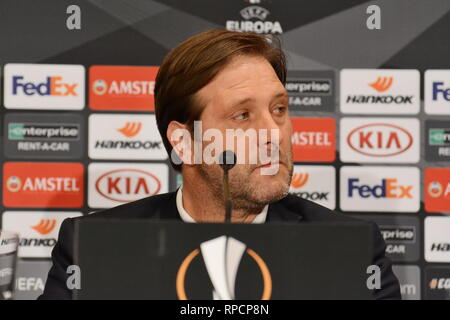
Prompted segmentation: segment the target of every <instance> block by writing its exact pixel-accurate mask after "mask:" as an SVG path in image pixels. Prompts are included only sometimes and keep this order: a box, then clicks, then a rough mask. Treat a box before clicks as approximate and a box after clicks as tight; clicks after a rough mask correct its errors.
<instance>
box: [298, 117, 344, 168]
mask: <svg viewBox="0 0 450 320" xmlns="http://www.w3.org/2000/svg"><path fill="white" fill-rule="evenodd" d="M291 122H292V150H293V153H294V161H300V162H333V161H334V160H335V158H336V121H335V120H334V119H333V118H300V117H293V118H291Z"/></svg>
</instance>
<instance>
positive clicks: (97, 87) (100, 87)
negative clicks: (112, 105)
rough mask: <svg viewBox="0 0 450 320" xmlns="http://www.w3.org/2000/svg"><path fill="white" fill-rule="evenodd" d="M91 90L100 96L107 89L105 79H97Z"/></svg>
mask: <svg viewBox="0 0 450 320" xmlns="http://www.w3.org/2000/svg"><path fill="white" fill-rule="evenodd" d="M92 91H94V93H95V94H97V95H99V96H102V95H104V94H105V93H106V91H108V85H107V84H106V81H105V80H103V79H97V80H95V81H94V83H93V84H92Z"/></svg>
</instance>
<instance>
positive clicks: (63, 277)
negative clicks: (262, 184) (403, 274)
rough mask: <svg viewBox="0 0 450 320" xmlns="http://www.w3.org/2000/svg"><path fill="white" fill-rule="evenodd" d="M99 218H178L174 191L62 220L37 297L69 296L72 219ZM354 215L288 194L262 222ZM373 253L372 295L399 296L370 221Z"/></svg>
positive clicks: (341, 218)
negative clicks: (376, 284) (377, 276)
mask: <svg viewBox="0 0 450 320" xmlns="http://www.w3.org/2000/svg"><path fill="white" fill-rule="evenodd" d="M91 217H102V218H116V219H117V218H120V219H128V218H138V219H139V218H141V219H175V220H180V221H181V218H180V215H179V213H178V210H177V206H176V192H171V193H165V194H160V195H156V196H152V197H148V198H145V199H142V200H138V201H134V202H130V203H127V204H124V205H121V206H118V207H114V208H111V209H107V210H104V211H99V212H96V213H93V214H91V215H88V216H83V217H77V218H69V219H66V220H64V222H63V224H62V225H61V229H60V231H59V240H58V242H57V244H56V246H55V247H54V249H53V251H52V260H53V266H52V268H51V269H50V271H49V273H48V278H47V282H46V285H45V289H44V293H43V294H42V295H41V296H40V297H39V299H71V298H72V293H71V291H70V290H69V289H68V288H67V286H66V281H67V277H68V274H67V273H66V270H67V267H68V266H69V265H71V264H73V257H72V248H73V235H74V220H75V219H89V218H91ZM354 220H355V219H353V218H350V217H347V216H345V215H342V214H339V213H336V212H333V211H331V210H329V209H327V208H325V207H322V206H320V205H318V204H315V203H313V202H311V201H308V200H305V199H302V198H299V197H297V196H293V195H288V196H287V197H285V198H283V199H281V200H280V201H277V202H275V203H272V204H270V205H269V210H268V213H267V219H266V222H268V223H270V222H276V221H279V222H292V223H308V222H310V221H314V222H320V221H323V222H330V221H354ZM368 223H372V224H373V230H374V234H373V237H374V241H373V243H374V250H373V252H374V256H373V264H376V265H378V266H379V267H380V269H381V289H379V290H375V291H374V295H375V298H376V299H400V298H401V296H400V286H399V283H398V280H397V278H396V277H395V275H394V273H393V272H392V268H391V261H390V260H389V259H388V258H387V257H386V256H385V247H386V245H385V243H384V240H383V238H382V237H381V234H380V232H379V229H378V227H377V226H376V224H375V223H373V222H368Z"/></svg>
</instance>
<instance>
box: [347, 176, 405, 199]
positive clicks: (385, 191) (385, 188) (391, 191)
mask: <svg viewBox="0 0 450 320" xmlns="http://www.w3.org/2000/svg"><path fill="white" fill-rule="evenodd" d="M412 188H413V186H412V185H409V186H402V185H399V184H398V180H397V179H395V178H391V179H382V180H381V184H378V185H373V186H370V185H367V184H361V183H360V181H359V179H358V178H353V179H348V196H349V197H350V198H352V197H353V195H354V194H358V195H359V196H360V197H361V198H370V197H375V198H398V199H401V198H410V199H412V197H413V196H412V194H411V190H412Z"/></svg>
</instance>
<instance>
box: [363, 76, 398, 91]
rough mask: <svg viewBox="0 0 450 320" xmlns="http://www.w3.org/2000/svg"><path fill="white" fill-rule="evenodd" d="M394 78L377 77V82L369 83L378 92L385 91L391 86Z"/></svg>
mask: <svg viewBox="0 0 450 320" xmlns="http://www.w3.org/2000/svg"><path fill="white" fill-rule="evenodd" d="M392 80H393V78H392V77H377V80H376V81H375V82H372V83H369V86H371V87H372V88H374V89H375V90H377V91H378V92H385V91H387V90H388V89H389V88H390V87H391V85H392Z"/></svg>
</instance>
